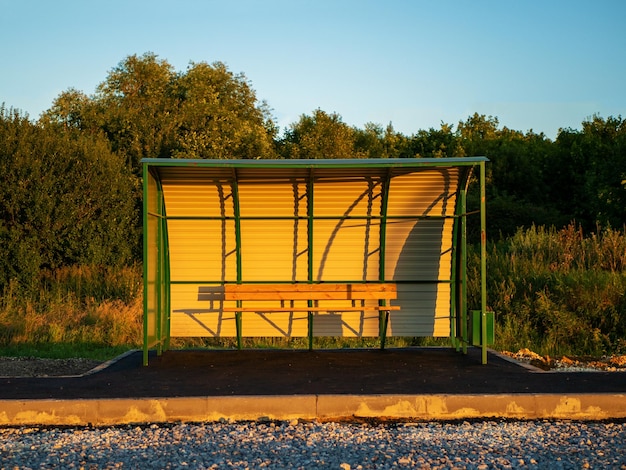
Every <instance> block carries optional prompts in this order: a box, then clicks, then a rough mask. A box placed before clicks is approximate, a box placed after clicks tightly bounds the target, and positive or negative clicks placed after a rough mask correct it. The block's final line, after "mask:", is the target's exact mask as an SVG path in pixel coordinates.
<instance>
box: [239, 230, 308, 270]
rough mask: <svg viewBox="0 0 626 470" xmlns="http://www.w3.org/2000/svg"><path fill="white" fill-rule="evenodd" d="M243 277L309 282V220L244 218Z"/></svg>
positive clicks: (242, 237) (242, 235) (242, 232)
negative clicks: (307, 280)
mask: <svg viewBox="0 0 626 470" xmlns="http://www.w3.org/2000/svg"><path fill="white" fill-rule="evenodd" d="M241 258H242V279H243V280H244V281H246V282H249V281H283V282H287V281H297V280H300V281H306V279H307V266H308V264H307V263H308V253H307V221H306V220H299V221H297V220H242V221H241Z"/></svg>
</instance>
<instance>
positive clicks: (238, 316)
mask: <svg viewBox="0 0 626 470" xmlns="http://www.w3.org/2000/svg"><path fill="white" fill-rule="evenodd" d="M235 327H236V328H237V349H241V346H242V345H241V343H242V341H241V312H235Z"/></svg>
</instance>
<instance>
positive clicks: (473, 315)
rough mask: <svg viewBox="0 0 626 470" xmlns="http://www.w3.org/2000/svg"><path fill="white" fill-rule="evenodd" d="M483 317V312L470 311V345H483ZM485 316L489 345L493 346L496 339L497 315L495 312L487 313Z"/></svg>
mask: <svg viewBox="0 0 626 470" xmlns="http://www.w3.org/2000/svg"><path fill="white" fill-rule="evenodd" d="M481 316H482V311H481V310H470V315H469V322H470V324H469V328H468V331H469V334H470V343H471V345H472V346H480V345H481V344H482V341H481V327H480V318H481ZM485 316H486V320H487V345H491V344H493V341H494V337H495V314H494V312H485Z"/></svg>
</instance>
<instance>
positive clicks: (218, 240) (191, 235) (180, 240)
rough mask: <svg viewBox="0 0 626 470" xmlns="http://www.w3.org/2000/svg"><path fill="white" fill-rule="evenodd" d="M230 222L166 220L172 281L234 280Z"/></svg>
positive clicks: (235, 275) (233, 238) (235, 267)
mask: <svg viewBox="0 0 626 470" xmlns="http://www.w3.org/2000/svg"><path fill="white" fill-rule="evenodd" d="M234 227H235V224H234V222H233V221H232V220H169V221H168V228H169V245H170V266H171V268H170V277H171V280H172V281H174V282H175V281H194V280H235V279H236V278H237V270H236V269H237V264H236V262H237V261H236V253H235V228H234Z"/></svg>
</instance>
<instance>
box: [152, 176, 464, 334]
mask: <svg viewBox="0 0 626 470" xmlns="http://www.w3.org/2000/svg"><path fill="white" fill-rule="evenodd" d="M360 171H361V170H360ZM386 171H387V170H383V171H380V170H377V169H365V170H364V176H358V177H355V176H354V175H353V174H350V172H351V170H345V169H344V170H341V169H321V170H320V169H316V170H314V171H313V175H314V176H315V178H316V180H315V185H314V191H315V194H314V216H315V219H314V220H313V226H312V227H311V229H312V233H313V237H314V241H313V247H312V252H313V278H314V280H316V281H326V282H328V281H333V280H336V281H342V280H343V281H347V280H368V281H375V280H378V277H379V265H378V263H379V256H380V246H379V243H380V222H379V221H378V220H377V219H376V218H377V217H378V216H380V211H381V204H382V194H381V191H382V184H381V181H383V180H384V178H385V176H386ZM392 171H396V173H394V174H392V180H391V184H390V188H389V200H388V211H387V215H388V217H389V219H388V225H387V231H386V241H387V245H386V247H385V248H386V266H385V278H386V280H388V281H394V280H398V281H437V280H444V281H447V280H449V279H450V270H451V266H450V264H451V263H450V260H451V242H452V226H453V221H452V220H450V219H447V220H443V219H428V220H418V219H417V218H415V219H408V220H406V219H398V218H396V219H394V216H396V217H407V216H408V217H416V216H435V217H437V216H451V215H453V214H454V206H455V195H456V191H457V185H458V175H459V171H458V169H437V168H434V169H432V170H424V171H419V172H405V170H392ZM237 172H238V173H237V176H238V179H239V186H238V191H239V203H240V211H241V212H240V213H241V216H242V218H243V219H242V220H241V242H242V245H241V255H242V258H241V261H242V268H243V281H244V282H249V281H271V280H280V281H289V280H292V281H306V280H307V279H308V269H307V263H308V251H307V244H308V230H309V226H308V220H306V219H305V217H307V202H308V201H307V198H306V187H307V185H306V179H305V178H306V176H308V174H309V173H308V170H303V169H298V170H290V169H281V170H277V171H276V175H277V176H274V177H273V178H270V179H268V178H265V177H264V174H262V172H259V171H257V170H256V169H251V168H243V169H238V170H237ZM234 176H235V174H234V172H233V170H232V169H201V171H199V172H198V173H193V177H192V178H189V174H186V172H184V171H182V170H179V169H174V170H172V171H169V170H168V173H167V175H166V176H165V177H164V178H163V185H164V193H165V200H166V204H167V215H168V216H176V217H226V218H231V219H232V218H233V217H234V215H235V212H234V202H235V201H234V196H233V186H232V184H231V182H230V179H231V178H232V177H234ZM271 217H285V218H292V219H290V220H289V219H287V220H269V218H271ZM342 217H343V218H344V219H341V218H342ZM351 217H352V219H350V218H351ZM354 217H357V218H354ZM358 217H374V219H373V220H366V219H358ZM247 218H258V219H255V220H249V219H247ZM263 218H265V220H259V219H263ZM297 218H302V219H300V220H299V221H297V220H295V219H297ZM333 218H334V219H333ZM168 227H169V243H170V266H171V279H172V281H191V280H202V279H207V280H209V279H212V280H226V281H235V280H236V250H235V248H236V247H235V222H234V221H233V220H169V221H168ZM201 287H202V286H199V285H172V322H171V332H172V336H197V335H200V336H212V335H216V336H235V334H236V333H235V325H234V313H232V312H229V313H223V312H222V311H221V308H222V306H234V303H232V302H231V303H225V302H224V301H223V300H221V301H218V300H215V299H212V300H211V299H210V298H209V297H210V296H208V297H207V296H206V295H204V294H201V292H200V291H201ZM398 291H399V294H398V300H397V301H393V302H392V303H393V304H394V305H400V306H401V310H400V311H397V312H396V311H394V312H392V313H391V315H390V319H391V320H390V325H389V334H390V335H393V336H432V335H434V336H448V335H449V332H450V318H449V316H450V285H449V284H448V283H446V282H442V283H432V284H430V283H426V284H399V289H398ZM203 296H204V297H203ZM259 306H260V307H262V306H263V305H262V304H260V305H259ZM314 324H315V335H316V336H320V335H330V336H377V335H378V313H377V312H376V311H366V312H344V313H338V314H330V315H328V314H319V315H316V316H315V322H314ZM306 332H307V322H306V313H305V312H297V313H293V314H292V313H271V314H262V313H261V314H259V313H253V312H246V313H244V315H243V334H244V336H285V335H287V336H289V335H290V336H306Z"/></svg>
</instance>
